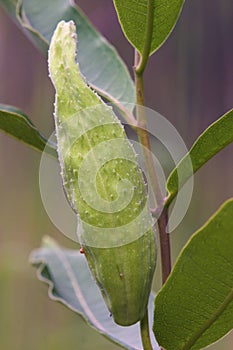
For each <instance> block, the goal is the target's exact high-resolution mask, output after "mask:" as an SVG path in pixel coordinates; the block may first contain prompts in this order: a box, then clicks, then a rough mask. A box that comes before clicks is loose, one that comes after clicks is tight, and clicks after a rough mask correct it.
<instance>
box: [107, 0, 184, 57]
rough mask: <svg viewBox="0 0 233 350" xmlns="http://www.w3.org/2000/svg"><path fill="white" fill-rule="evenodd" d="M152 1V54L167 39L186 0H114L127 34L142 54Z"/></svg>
mask: <svg viewBox="0 0 233 350" xmlns="http://www.w3.org/2000/svg"><path fill="white" fill-rule="evenodd" d="M150 1H151V2H153V3H154V4H153V5H154V13H153V22H152V25H153V28H152V40H151V46H150V54H152V53H153V52H155V51H156V50H157V49H158V48H159V47H160V46H161V45H162V44H163V43H164V41H165V40H166V39H167V37H168V36H169V34H170V33H171V31H172V29H173V28H174V26H175V24H176V21H177V19H178V17H179V14H180V12H181V9H182V6H183V4H184V0H154V1H153V0H140V1H137V0H134V1H132V0H124V1H122V0H114V4H115V7H116V11H117V14H118V17H119V21H120V24H121V26H122V29H123V31H124V33H125V36H126V37H127V39H128V40H129V41H130V43H131V44H132V45H133V46H134V47H135V48H136V49H137V50H138V51H139V52H140V53H141V54H142V53H143V51H144V45H145V42H146V40H145V39H146V37H147V29H148V28H147V24H148V19H149V17H150V15H152V14H151V12H150V14H149V15H148V8H149V6H150V4H149V3H150Z"/></svg>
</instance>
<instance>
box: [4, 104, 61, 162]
mask: <svg viewBox="0 0 233 350" xmlns="http://www.w3.org/2000/svg"><path fill="white" fill-rule="evenodd" d="M0 129H1V130H2V131H4V132H5V133H7V134H8V135H10V136H12V137H14V138H16V139H18V140H20V141H22V142H24V143H26V144H27V145H29V146H31V147H32V148H34V149H36V150H37V151H41V152H42V151H43V150H44V148H45V146H46V145H47V146H46V149H45V151H46V152H47V153H48V154H50V155H52V156H54V157H57V154H56V149H55V145H52V144H51V145H50V144H47V142H48V140H47V139H46V138H45V137H44V136H43V135H42V134H41V133H40V132H39V131H38V130H37V129H36V127H35V126H34V125H33V123H32V122H31V121H30V119H29V118H28V117H27V116H26V115H25V114H24V113H23V112H22V111H20V110H18V109H16V108H14V107H11V106H6V105H0Z"/></svg>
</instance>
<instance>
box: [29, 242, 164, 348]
mask: <svg viewBox="0 0 233 350" xmlns="http://www.w3.org/2000/svg"><path fill="white" fill-rule="evenodd" d="M30 260H31V263H32V264H33V265H35V266H37V268H38V270H37V276H38V278H39V279H40V280H41V281H43V282H45V283H47V284H48V285H49V297H50V298H51V299H53V300H56V301H60V302H62V303H63V304H65V305H66V306H67V307H68V308H70V309H71V310H72V311H74V312H76V313H78V314H79V315H81V316H82V317H83V318H84V320H85V321H86V322H87V323H88V324H90V325H91V326H92V327H93V328H95V329H96V330H97V331H98V332H99V333H102V334H103V335H104V336H105V337H107V338H108V339H109V340H111V341H112V342H114V343H117V344H119V345H120V346H122V347H123V348H125V349H130V350H137V349H141V341H140V334H139V325H138V324H137V325H134V326H131V327H120V326H118V325H116V324H115V323H114V322H113V319H112V317H111V315H110V313H109V311H108V309H107V307H106V305H105V303H104V300H103V298H102V296H101V293H100V291H99V288H98V287H97V285H96V284H95V282H94V280H93V278H92V276H91V273H90V270H89V268H88V266H87V263H86V260H85V258H84V256H83V255H82V254H80V253H79V251H77V250H68V249H64V248H61V247H59V246H58V245H57V244H56V243H55V242H54V241H53V240H52V239H51V238H46V239H45V240H44V247H43V248H41V249H37V250H35V251H34V252H33V253H32V254H31V258H30ZM153 302H154V296H152V295H151V298H150V302H149V310H150V316H151V320H152V317H153ZM151 335H152V337H154V336H153V334H151ZM153 349H155V350H156V349H157V350H159V347H158V345H157V343H156V342H155V340H154V341H153Z"/></svg>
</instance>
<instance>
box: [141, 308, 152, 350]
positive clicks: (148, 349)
mask: <svg viewBox="0 0 233 350" xmlns="http://www.w3.org/2000/svg"><path fill="white" fill-rule="evenodd" d="M140 331H141V339H142V345H143V349H144V350H153V348H152V345H151V341H150V331H149V322H148V311H147V312H146V314H145V316H144V318H143V319H142V320H141V321H140Z"/></svg>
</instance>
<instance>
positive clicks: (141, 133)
mask: <svg viewBox="0 0 233 350" xmlns="http://www.w3.org/2000/svg"><path fill="white" fill-rule="evenodd" d="M140 62H141V61H140V58H139V54H138V52H136V53H135V66H136V67H137V65H138V64H140ZM135 86H136V102H137V107H136V111H137V121H138V129H137V133H138V139H139V142H140V144H141V145H142V146H143V155H144V159H145V164H146V167H147V170H148V174H149V178H150V181H151V185H152V189H153V192H154V195H155V198H156V202H157V207H158V208H160V207H163V205H164V198H163V196H162V193H161V190H160V186H159V182H158V177H157V174H156V169H155V167H154V162H153V157H152V152H151V146H150V139H149V135H148V131H147V123H146V112H145V109H144V108H142V107H140V106H145V100H144V86H143V72H141V71H139V72H138V71H137V69H136V68H135ZM167 224H168V209H167V207H164V208H163V210H162V213H161V215H160V216H159V218H158V231H159V240H160V251H161V265H162V282H163V283H164V282H165V281H166V279H167V277H168V275H169V274H170V271H171V249H170V237H169V234H168V233H167V232H166V227H167Z"/></svg>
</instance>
